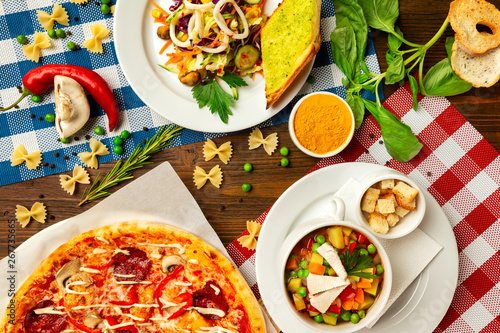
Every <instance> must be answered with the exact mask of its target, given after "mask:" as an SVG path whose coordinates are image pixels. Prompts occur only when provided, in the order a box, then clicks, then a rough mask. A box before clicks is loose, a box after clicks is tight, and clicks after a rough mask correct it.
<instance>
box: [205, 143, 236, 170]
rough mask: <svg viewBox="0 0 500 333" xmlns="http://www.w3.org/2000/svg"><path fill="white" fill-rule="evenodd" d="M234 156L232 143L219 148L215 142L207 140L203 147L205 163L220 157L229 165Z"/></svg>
mask: <svg viewBox="0 0 500 333" xmlns="http://www.w3.org/2000/svg"><path fill="white" fill-rule="evenodd" d="M232 155H233V147H232V146H231V141H228V142H225V143H223V144H222V145H221V146H220V147H219V148H217V145H216V144H215V142H213V141H212V140H210V139H207V142H205V144H204V145H203V156H204V157H205V161H210V160H211V159H212V158H214V157H215V156H219V158H220V160H221V161H222V162H223V163H224V164H227V162H229V160H230V159H231V156H232Z"/></svg>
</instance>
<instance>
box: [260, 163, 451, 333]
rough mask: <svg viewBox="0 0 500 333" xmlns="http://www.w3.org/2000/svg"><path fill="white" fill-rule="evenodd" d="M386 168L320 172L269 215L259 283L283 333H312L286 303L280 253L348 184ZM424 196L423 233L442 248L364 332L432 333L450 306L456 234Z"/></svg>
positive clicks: (354, 166) (352, 166)
mask: <svg viewBox="0 0 500 333" xmlns="http://www.w3.org/2000/svg"><path fill="white" fill-rule="evenodd" d="M382 169H387V168H386V167H384V166H381V165H375V164H367V163H341V164H336V165H332V166H330V167H326V168H323V169H320V170H317V171H315V172H313V173H311V174H309V175H307V176H305V177H304V178H302V179H300V180H299V181H297V182H296V183H295V184H293V185H292V186H290V188H288V189H287V190H286V191H285V192H284V193H283V195H281V197H280V198H279V199H278V200H277V201H276V203H275V204H274V205H273V207H272V208H271V210H270V211H269V214H268V215H267V217H266V221H265V223H264V225H263V227H262V230H261V232H260V236H259V241H258V243H257V253H256V263H255V265H256V271H257V283H258V285H259V290H260V294H261V295H262V299H263V301H264V305H265V306H266V309H267V310H268V312H269V314H270V315H271V317H272V318H273V320H274V321H275V322H276V324H277V325H278V327H279V328H280V329H281V330H282V331H283V332H285V333H294V332H297V333H299V332H300V333H304V332H308V331H307V330H306V329H305V328H304V327H303V326H302V324H301V322H300V321H298V320H294V318H295V317H296V316H294V315H293V313H291V311H292V310H291V309H289V307H287V306H284V304H283V302H285V301H288V300H284V299H283V298H282V296H281V294H280V285H279V283H280V281H282V279H281V275H282V274H283V272H281V271H279V267H280V258H279V257H278V256H277V255H276V254H278V253H279V250H280V248H281V246H282V244H283V241H284V240H285V238H286V236H287V235H288V234H289V233H290V231H291V230H292V229H293V228H295V227H296V226H297V225H299V224H301V223H304V222H306V221H308V220H311V219H312V218H314V217H318V216H325V215H328V214H329V209H330V202H331V198H332V197H333V194H334V193H335V192H336V191H337V190H338V189H340V187H342V185H344V183H345V181H346V180H347V179H349V178H354V179H356V180H358V181H360V180H362V179H363V178H364V177H365V176H366V175H367V174H369V173H371V172H373V171H377V170H382ZM424 195H425V199H426V202H427V210H426V213H425V216H424V220H423V221H422V223H421V224H420V229H422V230H423V231H424V232H425V233H427V234H428V235H430V236H431V237H432V238H433V239H434V240H435V241H437V242H438V243H439V244H441V245H442V246H443V249H442V250H441V251H440V252H439V253H438V254H437V256H436V257H435V258H434V259H433V260H432V261H431V263H430V264H429V265H428V266H427V267H426V268H425V269H424V270H423V271H422V273H421V274H420V275H419V276H418V277H417V279H416V280H415V281H414V282H413V283H412V284H410V286H409V287H408V288H407V289H406V290H405V292H404V293H403V294H402V295H401V296H400V297H399V298H398V299H397V300H396V301H395V302H394V304H393V305H392V306H391V307H390V308H389V310H387V312H386V313H385V314H384V316H382V318H381V319H380V320H379V321H378V322H377V323H376V324H375V326H373V328H371V329H367V328H364V329H362V330H360V331H359V332H370V333H377V332H384V333H405V332H432V331H433V330H434V329H435V328H436V326H437V325H438V324H439V323H440V322H441V320H442V319H443V317H444V315H445V314H446V311H447V310H448V307H449V306H450V304H451V300H452V299H453V294H454V292H455V288H456V284H457V279H458V251H457V244H456V240H455V235H454V234H453V230H452V228H451V226H450V223H449V221H448V219H447V218H446V215H445V214H444V212H443V210H442V209H441V207H440V206H439V204H438V203H437V202H436V200H435V199H434V198H433V197H432V196H431V195H430V194H429V193H428V192H427V191H424ZM409 260H411V256H410V255H409ZM332 332H335V330H332Z"/></svg>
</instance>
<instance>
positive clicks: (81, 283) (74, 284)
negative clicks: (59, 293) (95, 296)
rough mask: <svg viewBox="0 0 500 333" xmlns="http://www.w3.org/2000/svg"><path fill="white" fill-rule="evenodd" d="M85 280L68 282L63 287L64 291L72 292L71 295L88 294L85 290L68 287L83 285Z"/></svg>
mask: <svg viewBox="0 0 500 333" xmlns="http://www.w3.org/2000/svg"><path fill="white" fill-rule="evenodd" d="M86 284H87V282H83V281H74V282H71V283H68V284H67V285H66V286H65V287H64V291H65V292H67V293H68V294H73V295H88V294H90V293H89V292H86V291H82V292H80V291H74V290H72V289H70V288H69V287H71V286H83V285H86Z"/></svg>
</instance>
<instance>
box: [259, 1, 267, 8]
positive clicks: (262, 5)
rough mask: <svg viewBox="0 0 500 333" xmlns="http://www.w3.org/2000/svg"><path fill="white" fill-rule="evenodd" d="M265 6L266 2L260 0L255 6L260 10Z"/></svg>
mask: <svg viewBox="0 0 500 333" xmlns="http://www.w3.org/2000/svg"><path fill="white" fill-rule="evenodd" d="M265 4H266V0H262V1H261V2H260V3H259V4H258V5H257V6H259V7H260V8H263V7H264V5H265Z"/></svg>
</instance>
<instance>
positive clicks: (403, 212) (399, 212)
mask: <svg viewBox="0 0 500 333" xmlns="http://www.w3.org/2000/svg"><path fill="white" fill-rule="evenodd" d="M409 212H410V210H408V209H405V208H403V207H401V206H397V207H396V214H397V215H398V216H399V217H405V216H406V214H408V213H409Z"/></svg>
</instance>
